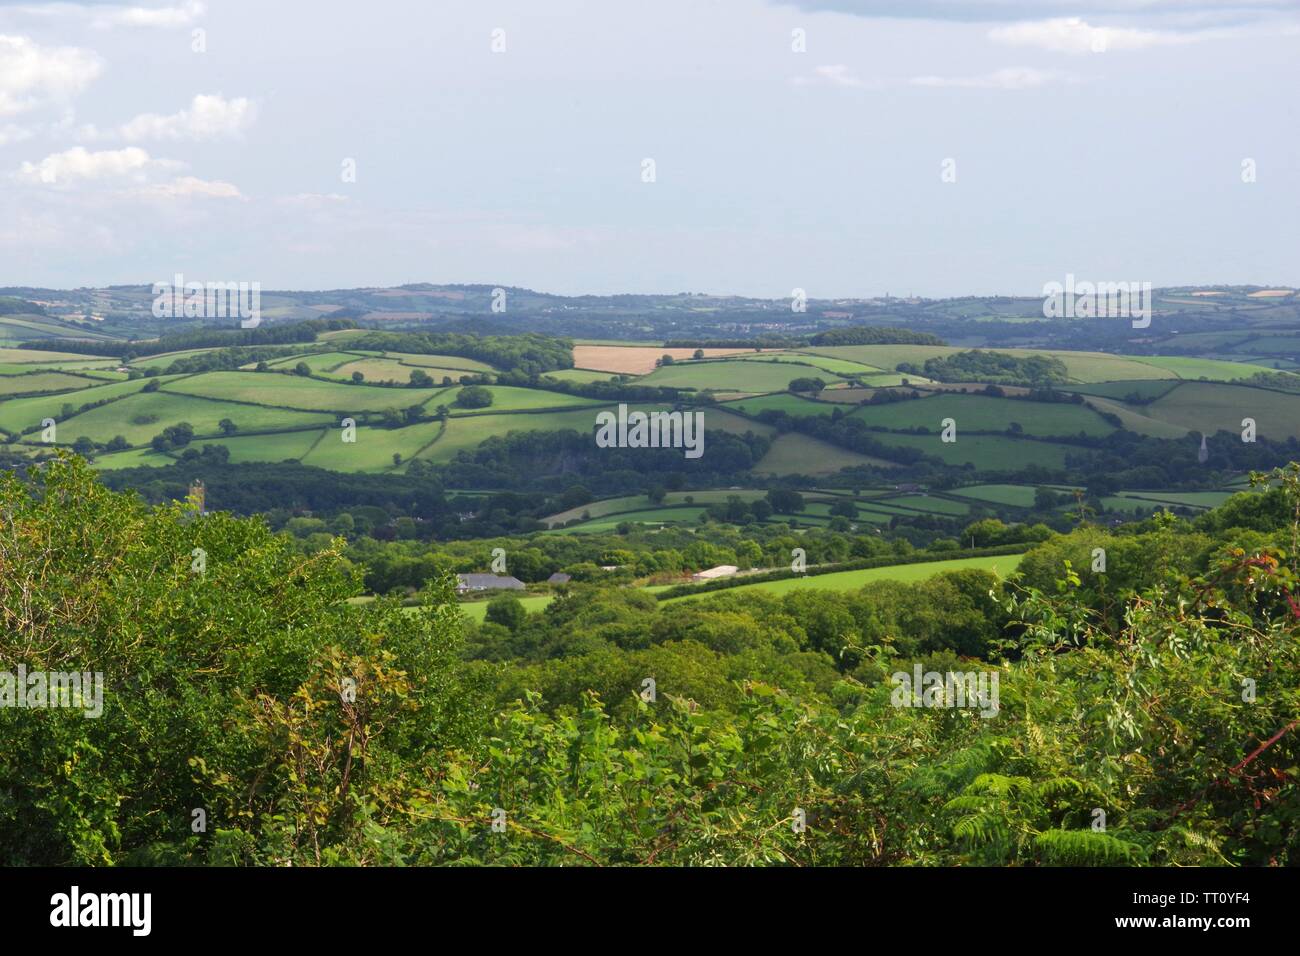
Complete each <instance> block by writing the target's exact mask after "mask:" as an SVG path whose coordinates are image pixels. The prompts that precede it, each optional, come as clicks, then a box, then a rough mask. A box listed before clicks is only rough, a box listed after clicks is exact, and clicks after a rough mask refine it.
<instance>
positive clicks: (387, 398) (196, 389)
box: [164, 372, 447, 414]
mask: <svg viewBox="0 0 1300 956" xmlns="http://www.w3.org/2000/svg"><path fill="white" fill-rule="evenodd" d="M164 390H165V391H168V392H174V393H177V394H183V395H196V396H199V397H201V398H215V399H220V400H223V401H232V402H245V403H247V404H250V405H265V406H275V407H281V408H293V409H300V410H304V411H322V412H323V411H331V412H337V413H340V414H349V413H355V412H378V411H383V410H384V409H386V408H406V407H407V406H410V405H420V404H423V403H425V402H428V401H429V400H430V399H432V398H434V397H436V396H438V395H441V394H443V393H444V392H446V391H447V389H443V388H380V387H377V386H366V385H343V384H339V383H334V382H322V381H320V380H318V379H314V378H303V377H301V376H298V375H283V374H279V373H275V372H204V373H203V374H201V375H192V376H186V377H184V378H182V379H180V380H177V381H175V382H171V383H168V385H167V386H165V389H164Z"/></svg>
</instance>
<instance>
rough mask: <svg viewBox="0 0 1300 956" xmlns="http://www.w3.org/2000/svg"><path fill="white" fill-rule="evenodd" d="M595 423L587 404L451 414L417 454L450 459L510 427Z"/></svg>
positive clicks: (586, 428)
mask: <svg viewBox="0 0 1300 956" xmlns="http://www.w3.org/2000/svg"><path fill="white" fill-rule="evenodd" d="M595 426H596V414H595V410H594V409H587V408H579V409H574V410H573V411H563V412H545V413H542V414H539V415H510V414H491V415H472V416H463V417H460V418H451V419H449V420H448V421H447V431H446V432H445V433H444V434H443V436H442V437H441V438H439V439H438V441H437V443H436V444H434V445H433V447H432V448H430V449H429V450H428V451H427V452H426V453H425V454H423V455H421V456H420V457H421V458H422V459H427V460H429V461H436V462H442V461H450V460H451V459H452V458H455V457H456V453H457V452H459V451H471V450H473V449H474V448H477V447H478V446H479V444H480V443H482V442H483V441H485V440H487V439H488V438H491V437H493V436H500V435H506V434H508V433H509V432H512V431H520V432H523V431H556V430H559V429H567V428H572V429H574V430H576V431H579V432H586V433H591V432H592V430H593V429H594V428H595Z"/></svg>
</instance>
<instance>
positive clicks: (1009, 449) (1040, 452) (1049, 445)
mask: <svg viewBox="0 0 1300 956" xmlns="http://www.w3.org/2000/svg"><path fill="white" fill-rule="evenodd" d="M872 437H873V438H875V439H876V440H877V441H879V442H881V443H882V444H886V445H894V446H897V447H900V448H916V449H919V450H920V451H922V452H924V453H925V454H927V455H931V456H933V457H935V458H940V459H942V460H943V461H945V462H947V463H948V464H950V465H966V464H970V465H973V466H974V467H975V468H977V469H979V470H980V471H1017V470H1019V469H1021V468H1023V467H1025V466H1026V465H1031V464H1034V465H1042V466H1044V467H1045V468H1062V467H1064V465H1065V457H1066V455H1083V454H1087V453H1088V449H1086V448H1075V447H1072V446H1070V445H1059V444H1055V443H1053V442H1044V441H1030V440H1027V439H1017V438H1008V437H1006V436H1004V435H962V433H961V431H960V430H958V432H957V440H956V441H955V442H943V441H940V439H939V434H938V432H935V433H934V434H933V435H899V434H894V433H890V432H872Z"/></svg>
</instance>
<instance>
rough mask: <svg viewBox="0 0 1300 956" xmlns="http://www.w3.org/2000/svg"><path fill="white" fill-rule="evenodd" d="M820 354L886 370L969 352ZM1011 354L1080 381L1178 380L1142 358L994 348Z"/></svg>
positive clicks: (847, 349)
mask: <svg viewBox="0 0 1300 956" xmlns="http://www.w3.org/2000/svg"><path fill="white" fill-rule="evenodd" d="M808 351H810V352H813V353H815V354H817V355H828V356H830V357H832V358H842V359H848V360H849V361H852V362H862V363H864V364H867V365H875V366H878V367H880V368H883V369H891V370H892V369H894V368H896V367H897V366H898V365H899V363H901V362H910V363H912V364H914V365H917V366H924V365H925V360H926V359H929V358H936V357H942V356H947V355H952V354H954V353H956V352H964V351H968V350H967V349H963V348H957V347H955V346H950V345H835V346H829V347H825V348H815V349H809V350H808ZM988 351H997V352H1005V353H1007V354H1009V355H1017V356H1021V357H1029V356H1032V355H1043V356H1047V357H1048V358H1058V359H1060V360H1061V361H1062V362H1064V363H1065V367H1066V370H1067V374H1068V375H1069V376H1070V378H1071V379H1072V380H1074V381H1076V382H1112V381H1122V380H1126V379H1151V378H1176V377H1177V376H1176V375H1175V373H1174V372H1171V371H1167V370H1163V369H1159V368H1156V367H1155V366H1152V365H1147V364H1145V363H1144V362H1143V361H1142V360H1141V359H1136V358H1128V357H1125V356H1122V355H1107V354H1105V353H1102V352H1061V351H1054V352H1049V351H1042V350H1037V349H991V350H988Z"/></svg>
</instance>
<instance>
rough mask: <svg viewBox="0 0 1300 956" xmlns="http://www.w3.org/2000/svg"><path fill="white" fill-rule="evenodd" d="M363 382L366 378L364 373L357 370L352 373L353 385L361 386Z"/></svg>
mask: <svg viewBox="0 0 1300 956" xmlns="http://www.w3.org/2000/svg"><path fill="white" fill-rule="evenodd" d="M365 380H366V376H365V373H364V372H361V371H359V370H358V371H356V372H353V373H352V382H353V384H355V385H360V384H361V383H362V382H364V381H365Z"/></svg>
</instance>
